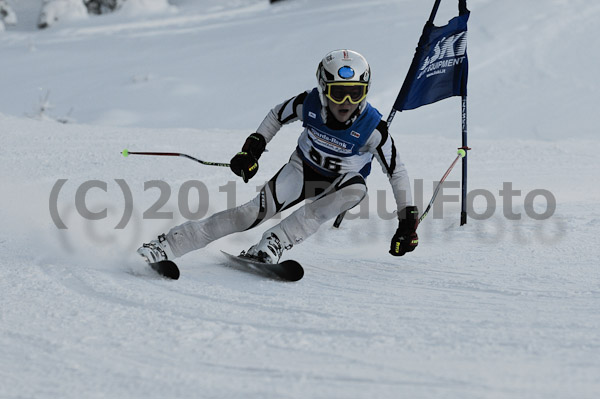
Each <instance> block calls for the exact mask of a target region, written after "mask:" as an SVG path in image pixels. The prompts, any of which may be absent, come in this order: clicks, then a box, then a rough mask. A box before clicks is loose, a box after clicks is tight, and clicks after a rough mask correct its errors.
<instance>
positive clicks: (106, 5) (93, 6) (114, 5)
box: [83, 0, 125, 14]
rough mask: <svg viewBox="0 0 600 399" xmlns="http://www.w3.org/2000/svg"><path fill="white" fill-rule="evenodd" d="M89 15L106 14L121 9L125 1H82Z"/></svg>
mask: <svg viewBox="0 0 600 399" xmlns="http://www.w3.org/2000/svg"><path fill="white" fill-rule="evenodd" d="M83 2H84V4H85V6H86V7H87V10H88V12H89V13H90V14H106V13H109V12H113V11H114V10H116V9H118V8H119V7H121V5H122V4H123V3H124V2H125V0H83Z"/></svg>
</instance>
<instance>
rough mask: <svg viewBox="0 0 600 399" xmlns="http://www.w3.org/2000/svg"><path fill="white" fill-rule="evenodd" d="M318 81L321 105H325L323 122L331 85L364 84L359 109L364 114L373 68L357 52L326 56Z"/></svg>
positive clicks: (321, 65) (318, 69)
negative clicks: (329, 85)
mask: <svg viewBox="0 0 600 399" xmlns="http://www.w3.org/2000/svg"><path fill="white" fill-rule="evenodd" d="M317 81H318V83H319V85H318V89H319V98H320V99H321V104H323V112H322V114H323V115H322V116H324V118H323V120H324V121H325V116H326V115H327V113H326V111H325V107H326V105H327V101H326V98H327V97H329V96H328V95H327V93H328V84H330V83H338V84H339V83H352V82H356V83H359V84H364V86H365V87H364V93H363V95H362V96H361V97H360V100H359V101H360V106H359V109H360V111H361V112H362V110H363V109H364V107H365V105H366V101H365V98H366V95H367V93H368V91H369V88H370V87H371V68H369V63H368V62H367V60H366V59H365V57H363V56H362V55H360V54H359V53H357V52H356V51H352V50H334V51H332V52H330V53H328V54H327V55H325V57H323V59H322V60H321V62H320V63H319V67H318V68H317ZM329 98H331V97H329ZM357 98H358V97H357ZM351 102H353V101H351Z"/></svg>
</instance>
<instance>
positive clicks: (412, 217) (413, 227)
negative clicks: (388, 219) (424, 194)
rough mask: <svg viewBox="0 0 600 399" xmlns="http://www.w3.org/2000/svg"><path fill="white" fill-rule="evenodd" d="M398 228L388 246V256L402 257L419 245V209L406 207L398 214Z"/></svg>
mask: <svg viewBox="0 0 600 399" xmlns="http://www.w3.org/2000/svg"><path fill="white" fill-rule="evenodd" d="M398 219H399V220H398V228H397V229H396V233H395V234H394V237H392V242H391V244H390V254H392V255H394V256H402V255H404V254H405V253H407V252H412V251H414V250H415V248H416V247H417V245H419V236H418V235H417V225H418V221H419V209H418V208H417V207H416V206H407V207H406V208H404V209H403V210H402V211H400V213H399V214H398Z"/></svg>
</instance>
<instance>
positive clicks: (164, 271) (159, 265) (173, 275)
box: [148, 260, 179, 280]
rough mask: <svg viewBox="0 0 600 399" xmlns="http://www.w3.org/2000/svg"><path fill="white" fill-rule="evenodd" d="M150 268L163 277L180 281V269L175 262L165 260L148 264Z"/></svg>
mask: <svg viewBox="0 0 600 399" xmlns="http://www.w3.org/2000/svg"><path fill="white" fill-rule="evenodd" d="M148 264H149V265H150V267H151V268H152V269H153V270H155V271H156V272H157V273H158V274H160V275H161V276H163V277H166V278H170V279H172V280H178V279H179V268H178V267H177V265H176V264H175V262H171V261H170V260H163V261H160V262H156V263H148Z"/></svg>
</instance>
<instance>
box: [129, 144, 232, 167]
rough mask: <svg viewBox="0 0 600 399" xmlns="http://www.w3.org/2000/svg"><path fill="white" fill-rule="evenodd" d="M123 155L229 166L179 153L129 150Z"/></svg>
mask: <svg viewBox="0 0 600 399" xmlns="http://www.w3.org/2000/svg"><path fill="white" fill-rule="evenodd" d="M121 154H122V155H123V156H124V157H128V156H129V155H152V156H163V157H183V158H187V159H191V160H192V161H196V162H198V163H201V164H202V165H208V166H223V167H226V168H228V167H229V164H228V163H222V162H209V161H202V160H200V159H198V158H194V157H192V156H190V155H187V154H182V153H179V152H137V151H129V150H127V149H125V150H123V151H121Z"/></svg>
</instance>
